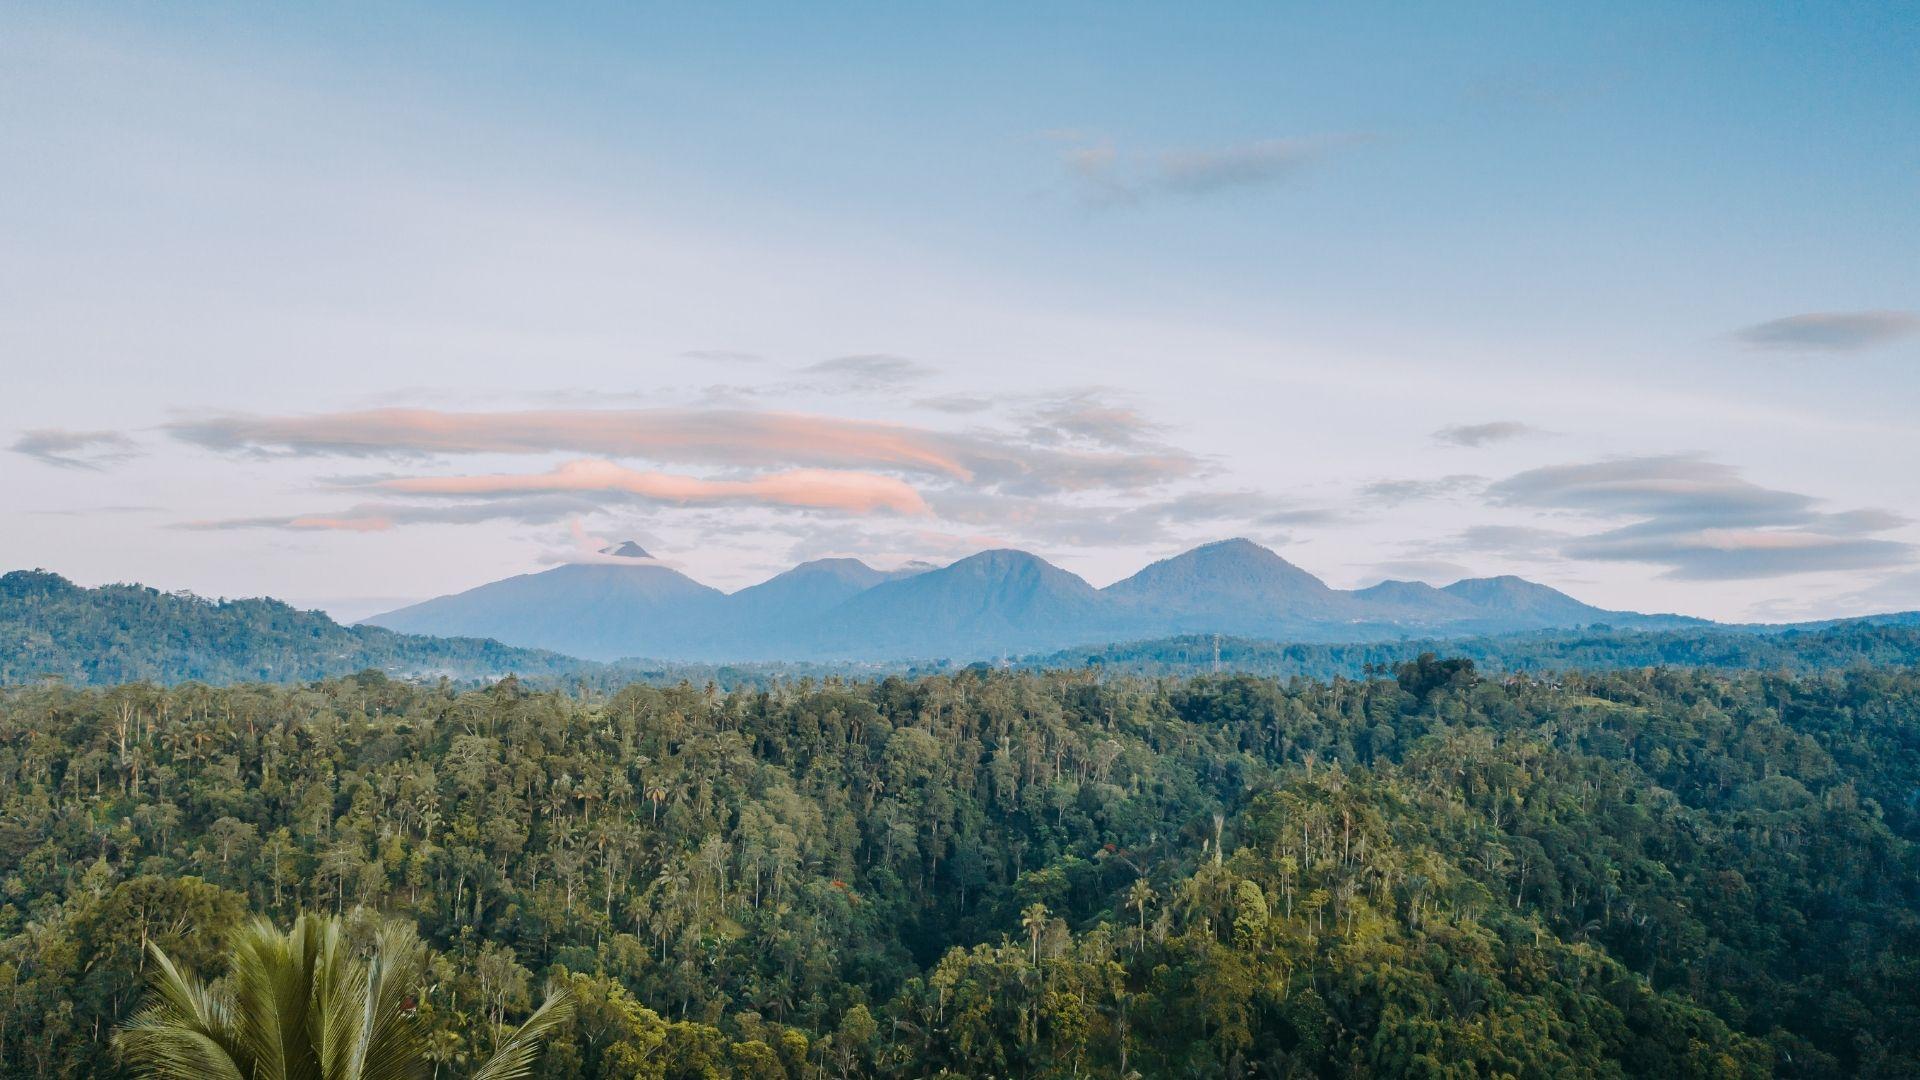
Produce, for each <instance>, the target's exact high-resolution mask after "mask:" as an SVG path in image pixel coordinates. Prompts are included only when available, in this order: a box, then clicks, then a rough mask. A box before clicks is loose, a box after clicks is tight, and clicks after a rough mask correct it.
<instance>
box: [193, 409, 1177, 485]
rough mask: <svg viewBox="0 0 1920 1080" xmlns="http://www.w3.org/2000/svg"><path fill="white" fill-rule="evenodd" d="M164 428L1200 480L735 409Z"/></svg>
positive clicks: (406, 449)
mask: <svg viewBox="0 0 1920 1080" xmlns="http://www.w3.org/2000/svg"><path fill="white" fill-rule="evenodd" d="M168 429H169V431H170V432H171V433H172V434H173V436H174V437H175V438H178V439H181V440H184V441H186V442H190V443H193V444H195V445H199V446H205V447H209V448H211V449H216V450H225V451H238V452H244V453H255V454H263V455H269V456H273V455H287V456H296V455H303V456H304V455H335V456H349V457H367V456H378V455H406V454H414V455H418V454H477V453H507V454H533V453H549V452H553V451H562V452H574V453H584V454H593V455H596V456H601V457H609V458H636V459H641V460H647V461H658V462H675V463H684V464H693V465H707V466H718V467H732V468H770V469H789V470H790V469H852V470H887V471H899V472H908V473H917V474H920V475H925V476H929V477H934V478H938V479H940V480H942V481H943V482H947V483H957V484H964V485H969V486H974V487H978V488H991V489H998V490H1005V491H1014V492H1019V493H1024V494H1033V495H1043V494H1050V493H1056V492H1066V491H1092V490H1132V489H1137V488H1142V487H1152V486H1155V485H1159V484H1164V483H1167V482H1169V481H1173V480H1180V479H1186V478H1190V477H1192V476H1195V475H1197V474H1199V473H1201V472H1204V471H1205V467H1204V465H1203V463H1201V462H1200V461H1199V460H1198V459H1196V458H1195V457H1194V456H1193V455H1191V454H1189V453H1187V452H1186V451H1183V450H1180V449H1178V448H1175V447H1171V446H1162V445H1157V444H1150V443H1148V442H1146V441H1144V440H1141V441H1138V442H1137V443H1136V445H1131V446H1127V447H1124V448H1122V447H1114V446H1108V447H1101V448H1091V449H1090V448H1085V447H1067V446H1049V445H1040V444H1038V443H1037V442H1036V441H1035V440H1034V439H1032V438H1029V437H1026V436H1023V435H1018V434H1009V433H995V432H948V431H936V430H931V429H928V428H919V427H910V426H906V425H901V424H884V423H875V422H872V421H866V420H845V419H840V418H836V417H827V416H813V415H806V414H800V413H783V412H755V411H750V410H740V409H577V410H534V411H509V412H492V413H484V412H443V411H439V410H433V409H374V410H367V411H361V412H341V413H324V414H319V415H315V416H287V417H260V416H226V417H215V418H211V419H203V420H193V421H183V422H179V423H175V424H171V425H168Z"/></svg>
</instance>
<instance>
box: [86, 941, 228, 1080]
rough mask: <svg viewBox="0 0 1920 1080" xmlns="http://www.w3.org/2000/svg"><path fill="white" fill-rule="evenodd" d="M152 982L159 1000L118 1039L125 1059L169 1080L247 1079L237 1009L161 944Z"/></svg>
mask: <svg viewBox="0 0 1920 1080" xmlns="http://www.w3.org/2000/svg"><path fill="white" fill-rule="evenodd" d="M147 949H148V952H149V953H150V954H151V955H152V957H153V961H154V974H153V978H152V980H151V984H152V988H153V993H154V995H155V997H156V999H157V1000H155V1002H154V1003H153V1004H152V1005H149V1006H148V1007H147V1008H145V1009H143V1010H141V1012H140V1013H139V1015H137V1016H135V1017H134V1018H133V1020H131V1021H130V1022H129V1023H127V1025H126V1026H125V1027H123V1028H122V1029H121V1031H120V1034H119V1035H118V1036H116V1037H115V1039H114V1043H115V1045H116V1046H117V1047H118V1048H119V1051H120V1053H121V1055H122V1057H123V1058H124V1059H125V1060H126V1061H127V1062H128V1064H130V1065H132V1066H133V1068H134V1070H135V1071H136V1072H138V1073H141V1074H144V1075H147V1076H154V1077H161V1078H164V1080H176V1078H177V1080H189V1078H201V1077H207V1078H216V1080H245V1077H246V1073H247V1070H246V1069H245V1068H244V1066H243V1064H242V1061H243V1058H244V1050H243V1049H242V1048H240V1047H239V1046H238V1039H237V1038H236V1033H235V1031H234V1025H233V1014H232V1010H230V1009H229V1008H228V1007H227V1004H226V1002H224V1001H222V1000H221V999H220V998H219V996H218V995H216V994H214V993H213V992H212V991H211V990H210V989H208V988H207V986H206V985H205V984H204V983H201V982H200V981H199V980H197V979H194V978H192V977H191V976H189V975H187V974H185V973H183V972H182V971H181V970H180V969H179V967H177V966H176V965H175V964H174V962H173V958H172V957H169V956H168V955H167V954H166V952H165V951H164V950H162V949H161V948H160V947H159V946H158V945H154V944H152V943H151V942H149V943H148V946H147Z"/></svg>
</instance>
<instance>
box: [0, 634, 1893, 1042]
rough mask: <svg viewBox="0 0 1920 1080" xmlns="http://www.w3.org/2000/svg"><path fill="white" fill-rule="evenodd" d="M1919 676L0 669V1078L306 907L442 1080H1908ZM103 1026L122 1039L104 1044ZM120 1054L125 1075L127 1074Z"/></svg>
mask: <svg viewBox="0 0 1920 1080" xmlns="http://www.w3.org/2000/svg"><path fill="white" fill-rule="evenodd" d="M1917 719H1920V673H1916V672H1915V671H1913V670H1908V669H1889V668H1882V669H1859V670H1852V671H1848V672H1845V673H1838V674H1821V675H1807V676H1790V675H1783V674H1775V673H1736V674H1715V673H1710V672H1705V671H1699V670H1680V669H1649V670H1639V671H1620V672H1601V673H1591V674H1557V675H1551V676H1545V675H1543V676H1526V675H1509V676H1497V675H1488V674H1485V673H1483V672H1481V671H1480V670H1478V669H1476V668H1475V666H1474V665H1473V664H1472V663H1471V662H1470V661H1466V660H1462V659H1457V658H1456V659H1450V660H1441V659H1436V658H1434V657H1432V656H1423V657H1419V658H1416V659H1414V660H1411V661H1408V662H1406V663H1404V664H1401V665H1399V666H1398V667H1397V668H1396V669H1393V670H1390V671H1386V672H1378V671H1376V672H1375V673H1374V674H1372V675H1370V676H1368V677H1364V678H1360V679H1347V678H1334V679H1331V680H1318V681H1316V680H1308V679H1303V678H1295V679H1290V680H1286V681H1281V680H1277V679H1273V678H1263V677H1253V676H1245V675H1230V676H1222V677H1211V676H1201V677H1194V678H1187V679H1134V678H1121V677H1111V676H1108V677H1101V676H1099V675H1097V674H1096V673H1094V672H1090V671H1086V670H1076V671H1054V672H1017V671H1011V672H1010V671H988V670H962V671H957V672H952V673H948V674H941V675H932V676H925V677H921V678H916V679H903V678H889V679H884V680H879V681H870V682H860V683H851V682H848V683H843V682H837V681H832V680H828V681H821V682H815V681H807V680H801V681H797V682H791V683H782V684H780V685H777V686H771V687H768V688H766V689H761V690H742V691H738V692H734V693H724V692H721V691H720V690H719V689H718V688H716V687H713V686H700V685H692V684H684V685H676V686H667V687H655V686H645V685H634V686H627V687H623V688H621V689H619V690H617V691H614V692H604V691H601V690H596V689H592V688H575V689H572V690H562V689H548V690H540V689H534V688H532V687H530V686H529V685H527V684H523V683H521V682H519V681H517V680H513V679H507V680H503V681H501V682H498V683H496V684H493V685H491V686H488V687H485V688H482V689H468V690H461V689H457V688H455V687H452V686H450V685H420V684H412V683H407V682H400V681H394V680H391V679H389V678H387V677H385V676H383V675H380V674H378V673H373V672H368V673H365V674H362V675H358V676H354V677H348V678H338V679H330V680H326V681H320V682H315V683H311V684H308V685H301V686H270V685H261V684H246V685H237V686H233V687H230V688H224V689H217V688H209V687H207V686H204V685H197V684H188V685H183V686H175V687H161V686H154V685H143V684H133V685H123V686H116V687H112V688H105V689H84V688H78V687H73V686H68V685H64V684H60V683H35V684H31V685H25V686H18V687H14V688H11V689H6V690H4V691H0V1063H4V1069H5V1070H6V1073H7V1074H8V1075H12V1076H25V1077H79V1076H109V1077H111V1076H121V1075H129V1073H128V1069H129V1065H130V1063H131V1061H130V1059H129V1057H128V1056H127V1055H126V1054H125V1053H124V1052H116V1048H115V1032H116V1030H120V1029H121V1028H122V1026H123V1025H126V1024H128V1022H129V1021H132V1020H134V1018H135V1017H138V1016H140V1015H142V1010H143V1009H151V1008H152V1007H153V1006H154V1003H155V999H154V997H153V995H152V993H151V991H150V990H149V989H148V987H149V984H150V982H151V980H152V977H153V975H154V971H153V967H154V963H155V960H154V957H155V956H156V955H158V954H156V953H155V951H154V949H155V948H156V947H157V949H158V950H159V954H164V955H165V956H166V957H168V958H169V962H170V963H173V964H177V965H178V967H179V969H180V970H181V971H182V972H183V973H189V974H190V975H191V976H192V977H194V978H197V979H200V980H217V981H216V982H215V983H213V985H215V986H220V985H231V980H233V979H234V978H235V977H236V976H235V974H234V973H233V965H232V963H231V961H230V960H229V959H227V958H228V957H229V956H230V954H232V952H233V950H234V949H235V948H236V943H241V944H244V942H245V941H246V940H247V939H248V935H250V934H257V933H259V932H260V931H259V924H258V923H257V922H256V920H257V919H258V918H261V917H264V918H266V919H269V920H271V921H272V923H273V924H274V925H276V926H279V927H287V926H291V925H295V920H296V919H298V918H299V917H301V916H302V915H306V916H307V917H308V918H309V919H312V918H317V917H333V916H336V915H337V916H339V918H340V919H341V920H342V922H341V924H340V925H341V926H342V927H343V929H342V930H341V933H342V934H344V935H346V937H347V939H349V940H351V941H354V942H358V943H359V945H358V946H356V947H357V948H360V949H361V950H362V952H361V953H358V954H356V955H372V951H371V950H373V949H374V947H375V944H376V943H377V941H378V939H379V936H380V934H381V933H382V932H391V931H383V930H382V929H381V928H382V927H388V928H391V927H392V926H395V925H400V926H404V927H406V930H405V931H404V932H405V933H412V934H417V935H418V940H419V942H420V943H421V948H420V952H419V954H418V963H417V966H416V967H415V968H412V969H409V970H411V971H413V972H414V974H411V975H409V976H408V977H407V981H408V982H409V984H410V988H411V992H412V995H413V998H412V1008H411V1009H410V1010H409V1018H408V1020H407V1022H408V1023H409V1024H412V1025H417V1030H416V1031H415V1034H416V1035H417V1036H418V1038H419V1040H420V1045H421V1046H422V1047H423V1049H422V1050H421V1053H422V1054H423V1055H424V1056H425V1057H426V1058H427V1059H428V1061H427V1071H428V1074H429V1075H435V1076H441V1077H464V1076H471V1075H474V1073H475V1072H476V1071H477V1070H478V1069H480V1068H481V1063H482V1062H483V1061H485V1060H486V1059H487V1058H488V1057H489V1055H491V1054H492V1053H494V1052H495V1051H496V1050H497V1049H499V1048H500V1047H501V1046H502V1045H503V1043H504V1042H505V1041H507V1040H510V1039H511V1038H512V1037H513V1033H514V1032H516V1031H517V1030H520V1025H521V1024H523V1023H524V1022H525V1021H526V1019H527V1018H528V1017H529V1016H530V1015H531V1014H532V1013H533V1011H534V1010H535V1009H536V1008H537V1006H538V1003H539V1000H540V998H541V996H542V988H543V987H547V986H551V987H553V988H555V989H556V991H564V992H565V994H566V995H567V997H568V998H569V999H570V1001H571V1004H572V1015H571V1016H569V1017H566V1018H565V1019H564V1021H563V1022H560V1023H558V1024H557V1025H556V1026H555V1027H554V1030H553V1031H552V1033H551V1035H550V1038H549V1040H548V1044H547V1048H546V1050H545V1052H544V1053H543V1054H541V1055H540V1056H539V1057H538V1058H537V1059H536V1060H535V1062H534V1064H533V1068H534V1069H535V1075H540V1076H554V1077H560V1076H591V1077H603V1076H604V1077H613V1076H620V1077H632V1076H640V1077H658V1078H666V1077H673V1078H693V1077H703V1078H704V1077H733V1076H741V1077H767V1078H777V1077H793V1078H798V1077H900V1078H905V1077H928V1076H954V1077H958V1076H966V1077H978V1078H986V1077H1027V1078H1041V1077H1048V1078H1052V1077H1123V1076H1129V1075H1134V1076H1141V1077H1162V1076H1182V1077H1186V1076H1195V1077H1256V1076H1283V1077H1284V1076H1324V1077H1340V1076H1366V1075H1419V1076H1456V1075H1457V1076H1468V1075H1472V1076H1547V1075H1553V1076H1561V1075H1568V1076H1649V1077H1653V1076H1658V1077H1676V1076H1694V1077H1708V1076H1712V1077H1728V1076H1742V1077H1760V1076H1770V1075H1779V1076H1808V1077H1813V1076H1843V1075H1857V1076H1878V1077H1897V1076H1913V1075H1920V851H1917V849H1916V846H1915V845H1916V841H1920V727H1917V726H1916V720H1917ZM135 1023H136V1025H137V1023H138V1022H137V1021H135ZM124 1049H125V1047H124V1041H123V1046H122V1050H123V1051H124Z"/></svg>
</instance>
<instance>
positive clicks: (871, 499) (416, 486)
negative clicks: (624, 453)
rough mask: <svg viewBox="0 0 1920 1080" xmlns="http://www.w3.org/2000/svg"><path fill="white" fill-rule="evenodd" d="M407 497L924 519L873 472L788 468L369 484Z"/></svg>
mask: <svg viewBox="0 0 1920 1080" xmlns="http://www.w3.org/2000/svg"><path fill="white" fill-rule="evenodd" d="M374 486H375V487H377V488H379V489H380V490H383V491H389V492H393V493H395V494H405V495H456V496H474V497H485V496H510V495H533V494H539V493H544V492H556V491H564V492H596V491H598V492H623V493H626V494H629V495H638V496H641V497H642V498H647V499H655V500H658V501H660V502H668V503H677V504H680V505H690V504H698V503H760V504H765V505H771V506H784V507H793V508H799V509H811V510H839V511H843V512H846V513H850V514H870V513H874V512H876V511H880V510H891V511H893V512H894V513H898V514H915V515H920V514H927V513H930V511H929V510H928V508H927V504H926V502H925V501H924V500H922V499H921V497H920V494H919V492H917V491H915V490H914V489H913V488H912V487H911V486H910V485H908V484H907V483H905V482H904V481H901V480H897V479H895V478H893V477H890V476H877V475H874V474H872V473H862V472H846V471H840V470H834V469H791V470H788V471H786V472H778V473H770V474H767V475H765V476H756V477H753V478H750V479H746V480H708V479H704V478H701V477H695V476H676V475H673V474H671V473H660V472H644V471H640V470H637V469H629V468H626V467H624V466H621V465H616V464H614V463H613V462H611V461H593V460H582V461H569V462H567V463H566V464H564V465H561V466H560V467H558V468H556V469H554V470H552V471H551V472H545V473H538V474H532V475H521V474H511V473H496V474H493V475H488V476H423V477H408V478H403V479H399V480H386V481H382V482H380V483H379V484H376V485H374Z"/></svg>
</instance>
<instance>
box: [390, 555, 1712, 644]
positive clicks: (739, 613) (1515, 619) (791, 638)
mask: <svg viewBox="0 0 1920 1080" xmlns="http://www.w3.org/2000/svg"><path fill="white" fill-rule="evenodd" d="M627 549H631V550H632V551H636V552H639V555H638V556H637V557H635V561H634V563H633V564H632V565H623V564H619V563H609V562H597V563H583V564H572V565H566V566H559V567H555V568H553V569H551V570H547V571H543V572H541V573H537V574H524V575H521V576H519V577H513V578H508V579H506V580H504V581H497V582H493V583H491V584H487V585H482V586H479V587H477V588H474V589H469V590H467V591H466V592H463V593H457V594H454V595H452V596H443V597H438V598H436V599H433V600H428V601H426V602H424V603H420V604H415V605H412V606H410V607H405V608H401V609H399V610H397V611H391V612H387V613H386V614H384V615H377V616H374V617H373V618H371V619H369V620H367V622H368V623H371V624H373V625H377V626H384V627H387V628H389V629H393V630H400V631H404V632H407V633H414V634H432V635H440V636H479V637H489V638H494V639H496V640H499V641H502V642H505V643H508V644H514V645H521V646H527V647H537V648H545V649H553V650H556V651H559V652H564V653H569V654H571V655H575V656H581V657H587V658H590V659H595V660H616V659H621V658H625V657H638V656H644V657H651V658H657V659H665V660H697V661H749V660H766V659H789V660H862V661H888V660H902V659H928V658H939V659H949V660H957V661H968V660H975V659H983V658H989V659H990V658H996V657H1005V656H1009V655H1016V654H1019V653H1024V652H1040V651H1047V650H1053V649H1063V648H1070V647H1073V646H1078V645H1085V644H1091V643H1099V642H1110V641H1122V640H1137V639H1145V638H1163V637H1171V636H1176V635H1180V634H1211V633H1219V634H1232V635H1237V636H1243V637H1265V638H1274V639H1286V640H1297V641H1369V640H1391V639H1394V638H1399V637H1407V636H1440V637H1448V636H1467V635H1479V634H1498V633H1512V632H1517V631H1526V630H1547V629H1572V628H1578V627H1583V626H1589V625H1593V624H1597V623H1603V624H1606V625H1609V626H1614V627H1619V628H1623V629H1625V628H1634V629H1659V628H1669V627H1684V626H1699V625H1707V620H1703V619H1692V618H1687V617H1684V616H1679V615H1643V614H1640V613H1638V612H1626V611H1607V610H1604V609H1601V608H1597V607H1593V606H1591V605H1588V604H1584V603H1581V602H1580V601H1578V600H1576V599H1574V598H1573V597H1571V596H1568V595H1566V594H1565V593H1562V592H1560V591H1558V590H1556V589H1552V588H1550V587H1548V586H1545V585H1541V584H1538V583H1536V582H1530V581H1526V580H1524V579H1521V578H1516V577H1496V578H1472V579H1468V580H1465V581H1458V582H1455V583H1453V584H1451V585H1448V586H1446V587H1445V588H1434V587H1433V586H1431V585H1426V584H1423V583H1420V582H1409V581H1387V582H1381V583H1380V584H1378V585H1374V586H1372V587H1370V588H1366V589H1359V590H1353V591H1347V590H1340V589H1334V588H1331V587H1329V586H1328V585H1327V584H1326V583H1325V582H1323V581H1321V580H1320V579H1319V578H1317V577H1315V576H1314V575H1312V574H1310V573H1308V572H1307V571H1305V570H1303V569H1301V568H1300V567H1298V566H1295V565H1294V564H1292V563H1290V562H1288V561H1287V560H1286V559H1284V558H1281V557H1280V556H1279V555H1278V554H1276V553H1275V552H1273V551H1271V550H1270V549H1268V548H1265V547H1262V546H1260V545H1259V544H1256V543H1253V542H1252V541H1250V540H1244V539H1233V540H1222V541H1217V542H1215V543H1210V544H1204V545H1202V546H1200V547H1197V548H1194V549H1193V550H1191V551H1187V552H1184V553H1182V554H1179V555H1176V556H1173V557H1171V558H1167V559H1162V560H1160V561H1158V562H1155V563H1153V564H1151V565H1149V566H1147V567H1145V568H1143V569H1142V570H1140V571H1139V572H1138V573H1136V574H1134V575H1132V576H1131V577H1128V578H1126V579H1124V580H1121V581H1118V582H1115V583H1114V584H1112V585H1109V586H1107V587H1106V588H1104V589H1096V588H1094V587H1093V586H1092V585H1090V584H1088V583H1087V582H1086V581H1085V580H1083V579H1081V578H1080V577H1078V576H1076V575H1074V574H1072V573H1070V572H1068V571H1066V570H1063V569H1061V568H1060V567H1057V566H1055V565H1053V564H1052V563H1049V562H1047V561H1046V560H1045V559H1042V558H1040V557H1039V556H1037V555H1033V554H1031V553H1029V552H1024V551H1014V550H1009V549H1001V550H994V551H983V552H980V553H978V554H976V555H972V556H969V557H967V558H964V559H961V560H959V561H958V562H955V563H953V564H951V565H948V566H944V567H934V568H920V567H914V568H910V569H905V570H901V571H894V572H887V571H882V570H877V569H875V568H873V567H870V566H868V565H866V564H865V563H863V562H860V561H859V560H857V559H822V560H817V561H814V562H809V563H803V564H801V565H800V566H796V567H794V568H793V569H791V570H788V571H785V572H784V573H781V574H779V575H776V576H775V577H773V578H770V579H768V580H767V581H764V582H762V583H760V584H758V585H754V586H751V587H749V588H745V589H741V590H739V591H738V592H735V593H732V594H727V593H722V592H720V591H719V590H717V589H713V588H710V587H708V586H706V585H702V584H700V583H699V582H696V581H694V580H693V579H692V578H690V577H687V576H686V575H685V574H682V573H680V572H679V571H677V570H674V569H672V568H671V567H668V566H666V565H664V564H662V563H660V562H658V561H657V560H654V559H652V558H651V557H649V556H647V555H646V553H645V552H644V551H642V550H641V549H640V548H639V546H638V545H636V544H633V543H632V542H631V541H628V542H626V543H625V544H622V545H618V546H616V547H611V548H608V549H607V551H606V553H607V554H621V555H625V554H626V553H627Z"/></svg>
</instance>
